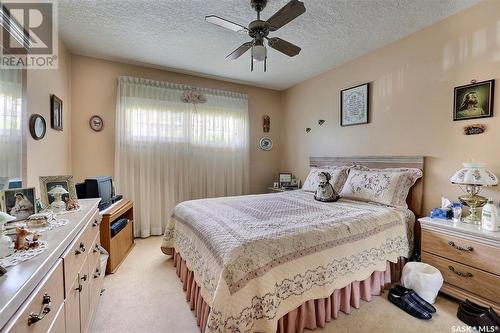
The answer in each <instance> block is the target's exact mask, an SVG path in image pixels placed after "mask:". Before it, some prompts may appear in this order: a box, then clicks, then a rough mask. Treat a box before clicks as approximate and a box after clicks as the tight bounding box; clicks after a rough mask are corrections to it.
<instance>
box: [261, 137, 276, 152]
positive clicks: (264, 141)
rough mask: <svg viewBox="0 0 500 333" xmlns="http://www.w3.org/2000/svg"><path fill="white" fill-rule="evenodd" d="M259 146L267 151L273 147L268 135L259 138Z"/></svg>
mask: <svg viewBox="0 0 500 333" xmlns="http://www.w3.org/2000/svg"><path fill="white" fill-rule="evenodd" d="M259 147H260V149H262V150H265V151H269V150H271V148H273V140H271V138H268V137H263V138H262V139H260V142H259Z"/></svg>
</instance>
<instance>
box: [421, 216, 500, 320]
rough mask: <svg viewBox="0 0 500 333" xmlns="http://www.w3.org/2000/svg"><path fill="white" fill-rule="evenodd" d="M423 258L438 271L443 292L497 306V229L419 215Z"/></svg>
mask: <svg viewBox="0 0 500 333" xmlns="http://www.w3.org/2000/svg"><path fill="white" fill-rule="evenodd" d="M419 221H420V225H421V228H422V233H421V235H422V241H421V242H422V261H423V262H425V263H428V264H430V265H432V266H434V267H436V268H437V269H439V271H440V272H441V274H442V275H443V278H444V284H443V287H442V289H441V291H442V292H443V293H446V294H449V295H451V296H453V297H455V298H458V299H460V300H464V299H466V298H468V299H470V300H472V301H474V302H477V303H480V304H483V305H486V306H491V307H493V308H494V309H496V310H497V311H499V310H500V288H499V287H498V286H499V285H500V233H495V232H488V231H483V230H481V229H480V228H479V227H478V226H474V225H468V224H464V223H457V224H453V223H452V222H450V221H444V220H431V219H429V218H423V219H420V220H419Z"/></svg>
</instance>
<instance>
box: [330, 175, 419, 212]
mask: <svg viewBox="0 0 500 333" xmlns="http://www.w3.org/2000/svg"><path fill="white" fill-rule="evenodd" d="M420 177H422V171H421V170H419V169H412V168H392V169H368V168H364V167H354V168H353V169H351V170H350V172H349V176H348V177H347V181H346V183H345V185H344V187H343V189H342V191H341V193H340V195H341V196H342V197H343V198H346V199H354V200H364V201H372V202H376V203H381V204H384V205H388V206H393V207H403V208H408V205H407V203H406V197H407V196H408V192H409V191H410V188H411V187H412V186H413V184H415V182H416V181H417V179H419V178H420Z"/></svg>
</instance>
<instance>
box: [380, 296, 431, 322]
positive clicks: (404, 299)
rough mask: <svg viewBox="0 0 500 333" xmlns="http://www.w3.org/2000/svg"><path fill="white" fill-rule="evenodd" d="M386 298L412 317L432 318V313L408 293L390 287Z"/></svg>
mask: <svg viewBox="0 0 500 333" xmlns="http://www.w3.org/2000/svg"><path fill="white" fill-rule="evenodd" d="M387 298H388V299H389V301H390V302H391V303H392V304H394V305H396V306H397V307H399V308H400V309H401V310H403V311H405V312H406V313H408V314H410V315H412V316H413V317H416V318H418V319H424V320H429V319H431V318H432V315H431V314H430V313H429V312H427V311H426V310H425V309H424V308H422V307H421V306H420V304H418V303H417V302H416V301H415V299H414V298H413V297H411V295H410V293H402V292H399V291H398V290H397V289H394V288H392V289H391V290H389V296H388V297H387Z"/></svg>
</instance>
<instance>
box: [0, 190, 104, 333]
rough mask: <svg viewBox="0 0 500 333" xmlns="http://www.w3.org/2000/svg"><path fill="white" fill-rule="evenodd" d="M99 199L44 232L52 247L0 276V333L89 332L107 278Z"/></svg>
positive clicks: (87, 202)
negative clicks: (103, 267)
mask: <svg viewBox="0 0 500 333" xmlns="http://www.w3.org/2000/svg"><path fill="white" fill-rule="evenodd" d="M99 200H100V199H84V200H79V202H80V204H81V206H82V209H81V210H80V211H78V212H72V213H68V214H65V215H63V216H62V217H63V218H66V219H68V220H69V222H68V224H67V225H65V226H63V227H60V228H58V229H56V230H53V231H49V232H47V233H44V234H43V236H42V239H43V240H46V241H47V242H48V246H49V248H48V249H47V250H46V251H45V252H43V253H41V254H39V255H38V256H36V257H35V258H33V259H31V260H28V261H26V262H23V263H21V264H18V265H16V266H12V267H9V268H8V269H7V274H5V275H4V276H1V277H0V332H1V333H6V332H13V333H17V332H33V333H47V332H50V333H60V332H67V333H79V332H81V333H83V332H89V331H90V328H91V326H92V321H93V318H94V315H95V311H96V308H97V304H98V301H99V296H100V291H101V283H102V278H103V277H104V272H101V267H100V253H99V249H98V245H99V244H100V238H99V224H100V222H101V216H100V215H99V211H98V209H97V204H98V203H99Z"/></svg>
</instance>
